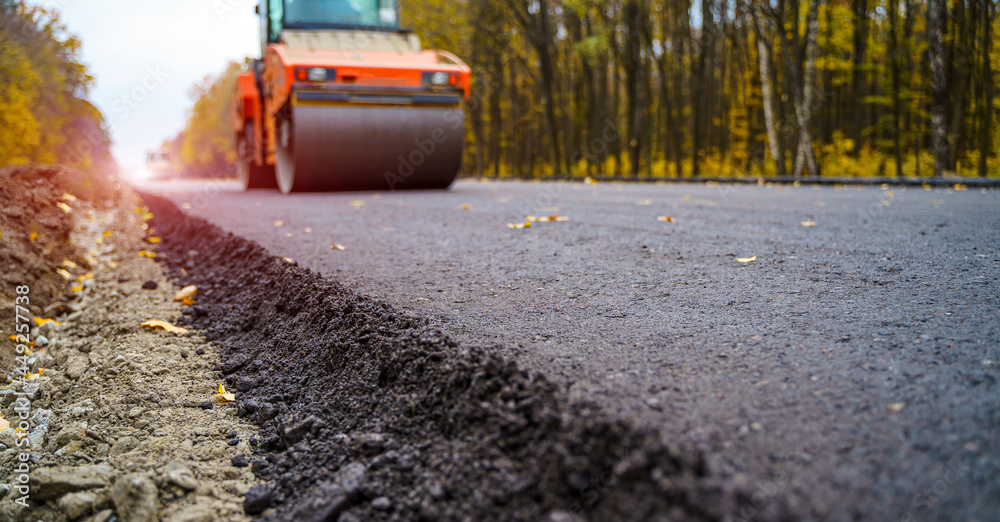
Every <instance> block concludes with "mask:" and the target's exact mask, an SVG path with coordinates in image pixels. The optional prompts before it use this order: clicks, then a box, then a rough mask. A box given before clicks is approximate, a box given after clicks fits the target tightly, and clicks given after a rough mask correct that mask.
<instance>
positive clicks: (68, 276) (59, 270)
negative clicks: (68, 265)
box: [56, 268, 73, 281]
mask: <svg viewBox="0 0 1000 522" xmlns="http://www.w3.org/2000/svg"><path fill="white" fill-rule="evenodd" d="M56 273H57V274H59V275H61V276H62V278H63V279H65V280H67V281H69V280H70V279H73V274H71V273H69V272H67V271H65V270H63V269H62V268H57V269H56Z"/></svg>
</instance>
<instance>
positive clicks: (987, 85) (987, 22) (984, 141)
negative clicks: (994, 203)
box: [979, 0, 993, 178]
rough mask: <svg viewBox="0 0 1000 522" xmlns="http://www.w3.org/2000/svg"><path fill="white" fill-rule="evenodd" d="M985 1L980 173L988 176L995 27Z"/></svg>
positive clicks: (987, 2) (988, 6)
mask: <svg viewBox="0 0 1000 522" xmlns="http://www.w3.org/2000/svg"><path fill="white" fill-rule="evenodd" d="M982 2H983V45H982V48H983V97H984V98H985V103H984V104H983V121H982V124H981V125H980V126H979V133H980V134H979V140H980V141H979V175H980V176H982V177H984V178H985V177H986V175H987V174H988V169H987V161H988V159H989V155H990V137H991V136H990V133H991V132H993V127H992V121H991V120H992V119H993V118H992V116H993V68H992V67H991V64H990V43H991V42H990V39H991V38H990V37H991V36H992V35H990V32H991V30H992V28H993V18H992V16H991V14H990V11H991V10H992V8H991V4H992V2H990V1H989V0H982Z"/></svg>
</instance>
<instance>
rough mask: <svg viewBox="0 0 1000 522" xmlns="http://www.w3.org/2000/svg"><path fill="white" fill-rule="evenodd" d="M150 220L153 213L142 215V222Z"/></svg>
mask: <svg viewBox="0 0 1000 522" xmlns="http://www.w3.org/2000/svg"><path fill="white" fill-rule="evenodd" d="M150 219H153V213H152V212H146V213H145V214H143V215H142V220H143V221H149V220H150Z"/></svg>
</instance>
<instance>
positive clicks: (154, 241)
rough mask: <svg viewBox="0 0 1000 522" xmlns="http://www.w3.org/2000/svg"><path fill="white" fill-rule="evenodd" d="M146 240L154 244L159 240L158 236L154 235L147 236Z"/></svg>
mask: <svg viewBox="0 0 1000 522" xmlns="http://www.w3.org/2000/svg"><path fill="white" fill-rule="evenodd" d="M146 241H149V242H150V243H152V244H154V245H155V244H157V243H159V242H160V238H158V237H156V236H149V237H147V238H146Z"/></svg>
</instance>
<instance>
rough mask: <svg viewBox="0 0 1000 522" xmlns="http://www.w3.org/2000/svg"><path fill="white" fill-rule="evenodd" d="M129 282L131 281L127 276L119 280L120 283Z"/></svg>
mask: <svg viewBox="0 0 1000 522" xmlns="http://www.w3.org/2000/svg"><path fill="white" fill-rule="evenodd" d="M128 281H129V279H128V278H127V277H125V276H122V277H119V278H118V282H119V283H127V282H128Z"/></svg>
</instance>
